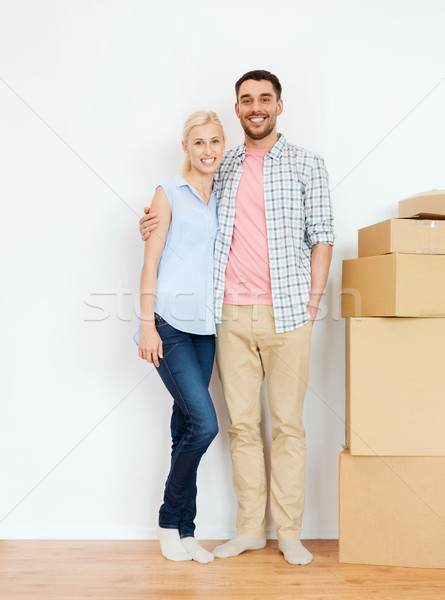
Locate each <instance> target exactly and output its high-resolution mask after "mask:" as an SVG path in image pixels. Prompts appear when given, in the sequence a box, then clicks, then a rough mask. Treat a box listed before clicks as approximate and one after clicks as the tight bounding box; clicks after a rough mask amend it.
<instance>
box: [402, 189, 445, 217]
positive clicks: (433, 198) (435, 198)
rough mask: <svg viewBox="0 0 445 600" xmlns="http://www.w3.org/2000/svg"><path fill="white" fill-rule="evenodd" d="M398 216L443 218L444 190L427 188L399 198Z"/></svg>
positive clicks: (444, 213)
mask: <svg viewBox="0 0 445 600" xmlns="http://www.w3.org/2000/svg"><path fill="white" fill-rule="evenodd" d="M399 218H403V219H445V190H429V191H428V192H421V193H420V194H416V195H415V196H410V197H409V198H405V199H404V200H400V201H399Z"/></svg>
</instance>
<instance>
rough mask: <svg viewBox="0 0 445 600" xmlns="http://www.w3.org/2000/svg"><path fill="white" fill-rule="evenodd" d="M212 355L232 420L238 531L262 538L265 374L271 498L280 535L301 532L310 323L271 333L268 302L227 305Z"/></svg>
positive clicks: (278, 536) (232, 451) (231, 443)
mask: <svg viewBox="0 0 445 600" xmlns="http://www.w3.org/2000/svg"><path fill="white" fill-rule="evenodd" d="M222 321H223V322H222V323H221V324H219V325H218V326H217V333H218V337H217V338H216V360H217V366H218V372H219V376H220V378H221V381H222V385H223V391H224V395H225V399H226V403H227V411H228V414H229V419H230V423H231V425H230V428H229V437H230V453H231V457H232V467H233V482H234V489H235V494H236V497H237V499H238V514H237V522H236V526H237V530H238V533H239V534H240V535H246V536H249V537H253V538H261V537H265V513H266V502H267V483H266V469H265V463H264V452H263V442H262V438H261V433H260V423H261V397H260V388H261V384H262V382H263V379H264V375H266V379H267V387H268V401H269V410H270V420H271V426H272V440H273V441H272V448H271V482H270V500H271V510H272V517H273V521H274V525H275V532H276V534H277V538H278V539H279V540H283V539H286V538H290V537H300V533H301V520H302V516H303V510H304V496H305V469H306V443H305V431H304V426H303V421H302V412H303V403H304V397H305V395H306V388H307V381H308V375H309V350H310V343H311V332H312V324H311V323H307V324H306V325H303V327H300V328H298V329H294V330H293V331H289V332H286V333H275V322H274V317H273V307H272V306H262V305H253V306H252V305H250V306H231V305H224V307H223V313H222Z"/></svg>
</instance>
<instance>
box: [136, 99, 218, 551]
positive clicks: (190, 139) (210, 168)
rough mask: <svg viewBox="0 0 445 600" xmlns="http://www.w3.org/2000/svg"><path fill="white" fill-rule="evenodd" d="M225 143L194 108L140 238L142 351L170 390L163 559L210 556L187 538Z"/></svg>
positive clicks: (205, 394) (205, 418) (209, 418)
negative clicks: (175, 166)
mask: <svg viewBox="0 0 445 600" xmlns="http://www.w3.org/2000/svg"><path fill="white" fill-rule="evenodd" d="M224 143H225V138H224V132H223V129H222V125H221V123H220V121H219V119H218V117H217V115H216V114H215V113H213V112H206V111H199V112H196V113H193V114H192V115H191V116H190V117H189V118H188V119H187V121H186V122H185V124H184V130H183V141H182V147H183V150H184V152H185V153H186V159H185V164H184V169H183V177H178V176H175V177H173V179H170V180H169V181H166V182H165V183H163V184H162V185H160V186H159V187H158V188H157V189H156V193H155V195H154V198H153V201H152V203H151V210H153V211H154V212H156V213H157V215H158V217H159V226H158V228H157V230H156V232H155V234H154V235H151V236H150V237H149V239H148V240H147V241H146V242H145V254H144V266H143V268H142V275H141V285H140V289H141V292H140V294H141V326H140V337H139V339H138V340H137V341H138V343H139V356H140V357H141V358H142V359H144V360H146V361H147V362H149V363H154V364H155V365H156V368H157V371H158V373H159V375H160V376H161V379H162V381H163V382H164V384H165V386H166V388H167V389H168V391H169V392H170V394H171V395H172V396H173V413H172V418H171V435H172V455H171V467H170V472H169V475H168V478H167V482H166V485H165V491H164V502H163V504H162V506H161V508H160V511H159V526H158V529H157V533H158V536H159V540H160V543H161V550H162V554H163V555H164V556H165V558H168V559H170V560H191V559H193V560H196V561H198V562H201V563H207V562H210V561H211V560H213V555H212V554H211V553H210V552H207V550H205V549H204V548H203V547H202V546H201V545H200V544H199V543H198V542H197V541H196V540H195V538H194V537H193V535H194V530H195V524H194V518H195V515H196V492H197V490H196V473H197V469H198V465H199V462H200V460H201V457H202V455H203V454H204V453H205V451H206V450H207V448H208V447H209V445H210V443H211V442H212V440H213V439H214V437H215V436H216V434H217V432H218V424H217V420H216V414H215V409H214V407H213V403H212V399H211V398H210V394H209V391H208V386H209V382H210V376H211V373H212V366H213V358H214V351H215V342H214V334H215V324H214V316H213V245H214V240H215V235H216V230H217V199H216V190H215V188H214V186H213V176H214V173H215V171H216V169H217V168H218V167H219V165H220V163H221V159H222V155H223V151H224ZM136 339H137V338H136Z"/></svg>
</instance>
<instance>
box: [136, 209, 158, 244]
mask: <svg viewBox="0 0 445 600" xmlns="http://www.w3.org/2000/svg"><path fill="white" fill-rule="evenodd" d="M144 213H145V214H144V216H143V217H142V218H141V219H140V220H139V231H140V232H141V238H142V241H143V242H146V241H147V240H148V238H149V237H150V233H151V232H152V231H153V230H154V229H156V227H157V226H158V223H159V219H158V215H157V214H156V213H155V212H151V211H150V209H149V207H148V206H144Z"/></svg>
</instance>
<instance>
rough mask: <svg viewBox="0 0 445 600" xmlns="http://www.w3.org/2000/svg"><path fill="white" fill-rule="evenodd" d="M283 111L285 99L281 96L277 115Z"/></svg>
mask: <svg viewBox="0 0 445 600" xmlns="http://www.w3.org/2000/svg"><path fill="white" fill-rule="evenodd" d="M282 112H283V99H282V98H280V99H279V100H278V102H277V116H278V115H281V113H282Z"/></svg>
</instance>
